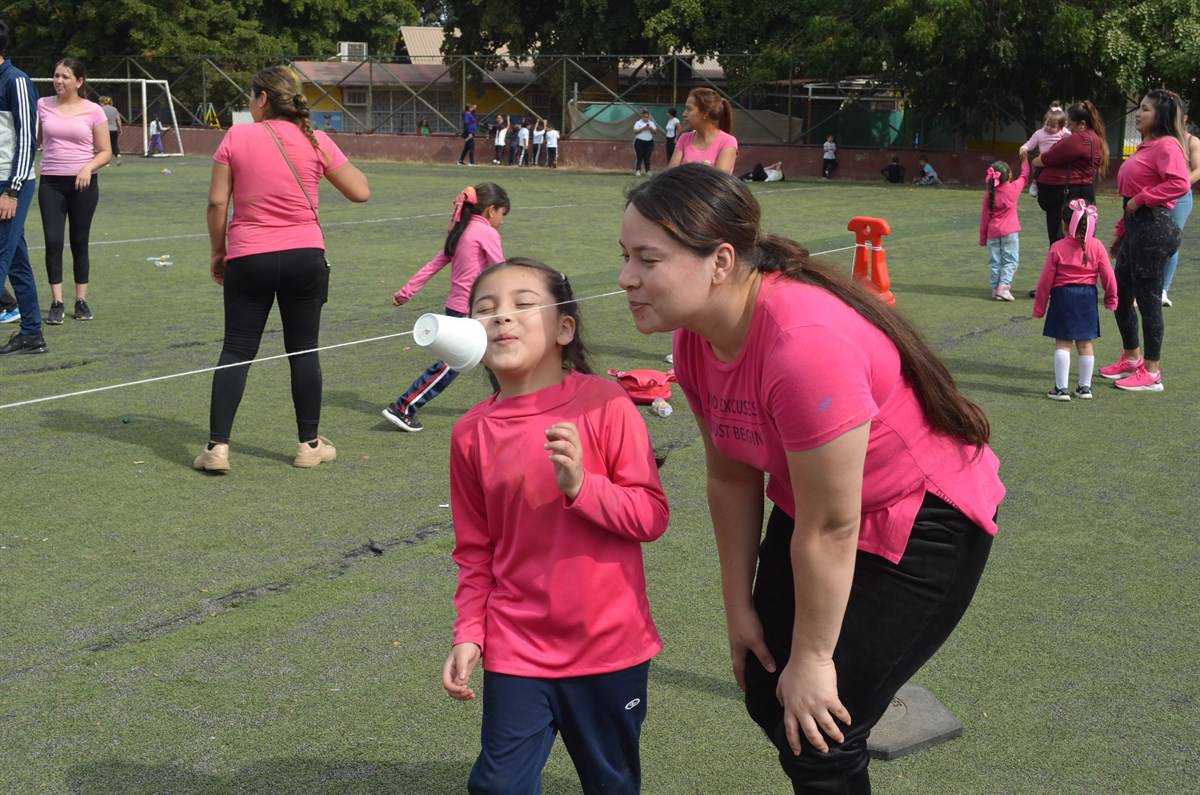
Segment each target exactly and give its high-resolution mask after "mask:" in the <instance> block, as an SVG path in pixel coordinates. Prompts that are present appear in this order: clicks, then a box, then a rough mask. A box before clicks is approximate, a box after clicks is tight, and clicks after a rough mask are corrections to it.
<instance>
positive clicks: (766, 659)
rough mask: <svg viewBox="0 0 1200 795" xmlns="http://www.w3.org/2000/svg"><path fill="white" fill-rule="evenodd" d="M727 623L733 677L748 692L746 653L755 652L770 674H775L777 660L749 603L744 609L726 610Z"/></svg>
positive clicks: (727, 608)
mask: <svg viewBox="0 0 1200 795" xmlns="http://www.w3.org/2000/svg"><path fill="white" fill-rule="evenodd" d="M725 623H726V627H727V629H728V631H729V657H730V661H731V662H732V664H733V676H734V678H735V679H736V680H737V685H738V687H739V688H741V690H742V692H743V693H744V692H746V652H748V651H750V652H754V656H755V657H757V658H758V662H759V663H760V664H761V665H762V667H763V668H765V669H766V670H767V672H768V673H775V658H774V657H772V656H771V652H770V650H769V649H767V642H766V640H765V639H764V638H763V628H762V621H760V620H759V618H758V613H757V612H755V610H754V605H753V604H750V603H747V604H746V605H745V606H744V607H740V608H735V609H732V610H731V609H730V608H729V607H728V606H726V608H725Z"/></svg>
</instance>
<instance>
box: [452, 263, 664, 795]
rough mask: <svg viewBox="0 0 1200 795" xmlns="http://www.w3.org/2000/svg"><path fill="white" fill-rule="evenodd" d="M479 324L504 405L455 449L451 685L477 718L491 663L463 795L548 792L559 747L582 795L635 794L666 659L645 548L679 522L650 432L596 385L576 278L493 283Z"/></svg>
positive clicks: (520, 275) (475, 422) (524, 270)
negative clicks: (655, 678)
mask: <svg viewBox="0 0 1200 795" xmlns="http://www.w3.org/2000/svg"><path fill="white" fill-rule="evenodd" d="M471 316H472V317H474V318H476V319H478V320H479V321H480V322H481V323H483V325H484V327H485V328H486V330H487V337H488V343H487V351H486V353H485V354H484V358H483V363H484V365H485V366H486V367H487V368H488V371H489V375H490V376H491V378H492V383H493V385H494V386H495V387H496V393H495V394H494V395H492V397H490V398H488V399H487V400H485V401H483V402H482V403H479V404H478V405H476V406H475V407H474V408H472V409H471V410H470V411H468V412H467V413H466V414H464V415H463V417H462V418H461V419H460V420H459V421H458V423H457V424H456V425H455V426H454V432H453V434H452V435H451V440H450V507H451V510H452V512H453V516H454V537H455V546H454V562H455V563H457V564H458V569H459V574H458V590H457V592H456V594H455V599H454V602H455V608H456V611H457V618H456V620H455V623H454V646H453V648H452V650H451V652H450V655H449V656H448V657H447V659H446V663H445V666H444V667H443V670H442V685H443V687H445V689H446V691H447V692H448V693H449V694H450V696H451V697H453V698H456V699H459V700H463V701H469V700H471V699H473V698H474V697H475V692H474V691H473V690H472V689H471V687H470V678H471V674H472V672H473V671H474V669H475V667H476V665H477V664H478V663H479V661H480V659H481V658H482V660H483V664H484V669H485V673H484V691H483V693H484V703H483V731H482V749H481V752H480V755H479V758H478V759H477V761H476V762H475V765H474V767H473V768H472V770H471V775H470V782H469V785H468V789H469V790H470V791H471V792H501V791H502V792H537V791H539V783H540V779H541V771H542V767H543V766H544V765H545V763H546V758H547V756H548V755H549V753H550V749H551V746H552V745H553V743H554V737H555V734H556V733H558V732H561V733H562V736H563V741H564V742H565V743H566V745H567V749H568V751H570V753H571V758H572V760H573V761H574V762H575V767H576V770H577V771H578V772H579V778H580V781H582V782H584V789H585V791H587V792H622V793H632V792H637V791H639V785H640V777H641V773H640V761H639V752H638V745H639V737H640V733H641V725H642V721H643V720H644V719H645V716H646V682H647V673H648V671H649V665H650V663H649V660H650V659H651V658H652V657H654V656H655V655H656V654H657V653H658V652H659V651H660V650H661V648H662V641H661V640H660V638H659V635H658V631H657V630H656V628H655V626H654V621H653V619H652V618H651V617H650V606H649V602H648V600H647V597H646V580H645V573H644V571H643V568H642V549H641V545H642V544H643V543H645V542H648V541H653V540H655V539H656V538H658V537H659V536H661V535H662V534H663V533H664V532H665V531H666V529H667V519H668V509H667V501H666V498H665V496H664V495H663V491H662V485H661V484H660V482H659V478H658V471H657V468H656V467H655V462H654V455H653V452H652V450H651V447H650V439H649V436H648V434H647V433H646V426H645V424H644V422H643V420H642V418H641V415H640V414H639V413H638V411H637V409H636V408H635V407H634V405H633V403H632V401H630V399H629V398H628V396H626V394H625V393H624V391H623V390H622V389H621V388H620V387H619V386H618V385H616V384H615V383H613V382H612V381H609V380H607V379H604V378H600V377H598V376H595V375H591V369H590V367H589V366H588V363H587V358H586V351H585V347H584V344H583V341H582V339H581V337H580V318H579V309H578V304H577V303H575V302H574V296H573V295H572V294H571V287H570V283H569V282H568V280H567V278H566V276H565V275H564V274H562V273H559V272H558V271H555V270H553V269H551V268H549V267H547V266H545V265H543V264H542V263H540V262H536V261H534V260H527V259H510V260H507V261H505V262H503V263H501V264H499V265H496V266H493V267H491V268H489V269H488V270H486V271H484V272H483V273H482V274H481V275H480V276H479V279H478V281H476V283H475V286H474V288H473V290H472V293H471ZM547 459H548V460H547ZM500 782H504V785H503V787H502V788H501V787H499V786H498V785H499V783H500Z"/></svg>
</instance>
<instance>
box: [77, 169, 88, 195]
mask: <svg viewBox="0 0 1200 795" xmlns="http://www.w3.org/2000/svg"><path fill="white" fill-rule="evenodd" d="M91 184H92V170H91V169H90V168H88V167H87V166H84V167H83V170H82V171H80V172H79V173H78V174H76V175H75V190H76V191H77V192H82V191H85V190H87V189H88V185H91Z"/></svg>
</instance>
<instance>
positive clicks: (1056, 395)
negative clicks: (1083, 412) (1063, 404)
mask: <svg viewBox="0 0 1200 795" xmlns="http://www.w3.org/2000/svg"><path fill="white" fill-rule="evenodd" d="M1046 397H1048V398H1050V399H1051V400H1070V399H1071V393H1070V392H1068V391H1067V390H1065V389H1060V388H1059V387H1054V389H1051V390H1050V391H1049V392H1047V393H1046Z"/></svg>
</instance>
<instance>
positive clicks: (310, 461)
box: [292, 436, 337, 469]
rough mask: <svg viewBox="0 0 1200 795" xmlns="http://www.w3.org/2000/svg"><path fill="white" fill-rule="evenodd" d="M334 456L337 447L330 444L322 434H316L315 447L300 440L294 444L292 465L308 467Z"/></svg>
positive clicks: (333, 458)
mask: <svg viewBox="0 0 1200 795" xmlns="http://www.w3.org/2000/svg"><path fill="white" fill-rule="evenodd" d="M336 458H337V448H336V447H334V446H333V445H332V444H330V443H329V440H328V439H326V438H325V437H324V436H318V437H317V446H316V447H310V446H309V444H308V442H300V443H299V444H297V445H296V460H294V461H292V466H298V467H301V468H303V469H308V468H310V467H315V466H316V465H317V464H323V463H325V462H326V461H333V460H335V459H336Z"/></svg>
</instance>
